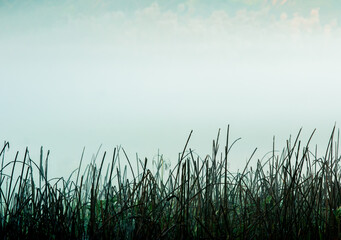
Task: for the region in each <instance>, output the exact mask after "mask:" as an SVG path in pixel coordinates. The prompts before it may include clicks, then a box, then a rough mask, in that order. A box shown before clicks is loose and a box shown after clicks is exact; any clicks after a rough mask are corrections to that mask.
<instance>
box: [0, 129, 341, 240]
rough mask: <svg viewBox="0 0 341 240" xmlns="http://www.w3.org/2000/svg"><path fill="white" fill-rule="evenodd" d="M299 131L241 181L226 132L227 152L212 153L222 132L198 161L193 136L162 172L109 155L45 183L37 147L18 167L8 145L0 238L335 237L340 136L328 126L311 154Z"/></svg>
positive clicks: (117, 153) (339, 211) (0, 180)
mask: <svg viewBox="0 0 341 240" xmlns="http://www.w3.org/2000/svg"><path fill="white" fill-rule="evenodd" d="M300 132H301V131H300ZM300 132H299V134H298V136H297V137H296V138H295V139H289V140H288V141H287V144H286V146H285V147H284V149H283V151H282V152H281V153H279V154H278V153H276V152H275V150H273V151H272V154H271V156H270V157H269V158H268V159H267V161H266V162H262V163H261V161H258V162H257V164H256V167H253V168H251V167H250V166H248V164H247V166H245V168H244V170H243V171H241V172H238V173H231V172H229V169H228V167H227V166H228V161H229V153H230V150H231V147H232V146H233V144H234V142H232V141H230V139H229V128H228V129H227V137H226V143H225V144H224V146H223V147H222V148H221V149H220V148H219V144H218V141H219V135H220V132H219V133H218V136H217V139H216V140H214V141H213V150H212V154H211V155H207V156H206V157H205V158H200V157H198V156H197V155H195V154H194V153H193V151H192V150H191V149H190V148H188V146H187V145H188V142H189V140H190V136H191V135H190V136H189V138H188V140H187V142H186V144H185V147H184V150H183V152H182V154H181V155H179V159H178V164H177V165H176V166H175V167H173V168H172V169H169V170H168V171H167V173H164V170H165V169H164V164H163V160H162V158H160V159H159V162H158V163H157V164H156V166H157V167H156V170H155V171H151V170H150V169H149V168H148V167H147V166H148V165H147V162H148V160H147V159H144V160H140V159H137V160H134V161H132V160H131V159H128V157H127V154H126V153H125V151H124V150H123V149H122V148H115V149H114V151H113V153H111V156H108V154H106V153H104V155H103V156H102V157H100V156H98V159H97V160H95V159H93V160H92V161H91V162H90V163H89V164H88V165H87V167H86V168H85V171H80V170H81V167H82V159H81V161H80V165H79V168H78V169H77V170H75V171H74V172H73V174H71V176H70V177H69V178H68V179H64V178H60V179H48V153H47V154H46V155H44V153H43V150H42V149H41V157H40V161H37V162H34V161H32V160H31V159H30V155H29V151H28V150H27V149H26V152H25V156H24V158H23V159H18V153H17V155H16V157H15V159H14V160H13V159H11V160H8V159H6V157H5V155H6V151H7V149H8V148H9V143H8V142H6V143H5V144H4V146H3V148H2V150H1V153H0V157H1V160H2V163H1V171H0V186H1V190H0V191H1V192H0V238H1V239H179V240H180V239H224V240H226V239H340V238H341V224H340V221H341V194H340V193H341V191H340V190H341V189H340V187H341V182H340V174H341V171H340V166H339V161H340V157H339V134H337V133H336V131H335V127H334V129H333V131H332V134H331V137H330V140H329V144H328V147H327V149H326V150H325V152H324V154H323V156H317V155H316V152H317V151H315V150H313V151H312V150H311V149H310V148H309V142H310V139H309V140H308V142H307V143H302V142H301V140H300ZM252 155H253V154H252ZM120 158H121V160H120ZM251 158H252V156H251V157H250V160H251ZM109 159H110V164H109V166H107V164H104V163H105V162H106V161H109ZM123 160H124V161H126V162H127V166H123V164H121V162H122V161H123ZM136 161H137V163H136ZM96 162H97V163H96ZM121 165H122V166H121ZM136 165H137V167H136ZM163 178H164V180H163Z"/></svg>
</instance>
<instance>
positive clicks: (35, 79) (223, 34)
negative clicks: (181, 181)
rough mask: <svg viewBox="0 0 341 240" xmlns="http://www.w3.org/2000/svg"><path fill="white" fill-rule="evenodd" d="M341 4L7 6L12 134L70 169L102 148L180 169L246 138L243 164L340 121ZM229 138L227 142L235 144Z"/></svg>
mask: <svg viewBox="0 0 341 240" xmlns="http://www.w3.org/2000/svg"><path fill="white" fill-rule="evenodd" d="M340 12H341V4H340V3H339V1H336V0H329V1H328V0H323V1H322V0H309V1H308V0H306V1H305V0H277V1H276V0H273V1H266V0H238V1H237V0H229V1H218V0H211V1H203V0H201V1H199V0H197V1H196V0H189V1H178V0H170V1H149V0H148V1H147V0H145V1H142V0H125V1H109V0H102V1H100V0H97V1H95V0H94V1H90V0H82V1H81V0H78V1H77V0H71V1H66V0H64V1H62V0H60V1H37V0H36V1H34V0H31V1H20V0H17V1H16V0H14V1H10V0H8V1H4V0H0V107H1V108H0V109H1V113H0V140H1V139H2V140H8V141H10V144H11V149H10V152H11V153H12V154H14V153H15V151H16V150H19V151H20V152H21V156H22V155H23V153H24V149H25V146H29V147H30V149H31V157H32V158H33V160H38V153H39V147H40V146H41V145H43V146H44V147H45V149H50V150H51V156H50V162H51V165H50V166H51V168H53V171H54V173H60V174H69V173H70V172H71V171H72V170H73V169H75V168H76V167H77V165H78V161H79V159H80V155H81V151H82V148H83V146H86V155H85V156H86V159H85V160H86V161H90V158H91V155H92V154H93V153H95V152H96V150H97V148H98V147H99V145H100V144H101V143H103V148H102V149H103V150H108V151H109V152H112V149H113V147H115V146H116V145H122V146H123V147H124V148H125V149H126V151H127V152H128V155H129V156H130V157H131V158H132V159H134V158H135V153H136V152H137V153H138V154H139V155H140V157H141V158H144V157H148V158H149V159H152V158H153V157H154V156H155V155H156V153H157V150H158V149H160V152H161V153H164V155H165V158H166V159H168V160H169V161H171V162H172V163H173V165H174V163H175V162H176V160H177V155H178V152H180V151H182V148H183V146H184V144H185V142H186V139H187V136H188V134H189V132H190V130H192V129H193V130H194V134H193V136H192V141H191V142H190V147H191V148H193V149H195V150H196V151H197V153H199V154H200V155H201V156H202V157H204V156H205V154H208V153H210V152H211V145H212V139H213V138H215V137H216V134H217V131H218V129H219V128H222V130H223V134H222V135H223V136H224V135H225V131H226V127H227V124H231V134H232V135H231V137H232V139H235V138H238V137H242V140H241V141H240V142H239V144H237V146H236V147H235V148H234V150H233V151H232V155H231V167H235V168H238V167H242V166H243V165H244V163H245V161H246V159H247V157H248V156H250V155H251V153H252V152H253V150H254V148H255V147H258V148H259V149H258V153H257V154H258V155H256V158H257V157H259V158H261V157H262V156H263V155H264V154H265V153H266V152H267V151H269V150H271V148H272V137H273V135H276V138H277V139H278V140H277V143H276V145H277V149H278V150H281V148H282V147H284V145H285V141H284V140H285V139H286V138H287V137H289V135H290V134H292V135H295V134H296V133H297V132H298V130H299V128H300V127H303V130H304V131H303V133H304V135H303V137H304V138H303V140H307V136H308V135H309V134H310V133H311V132H312V130H313V129H314V128H315V127H316V128H317V133H316V136H315V138H314V141H313V143H314V144H315V143H317V144H319V148H320V149H321V151H323V150H324V148H325V147H326V144H327V140H328V135H329V134H330V132H331V129H332V127H333V125H334V123H335V122H336V123H337V124H339V123H340V120H341V111H340V103H341V94H340V87H341V83H340V76H341V68H340V63H341V45H340V40H341V39H340V36H341V27H340V25H339V22H340V16H341V15H340ZM223 142H224V141H222V142H221V145H223Z"/></svg>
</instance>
